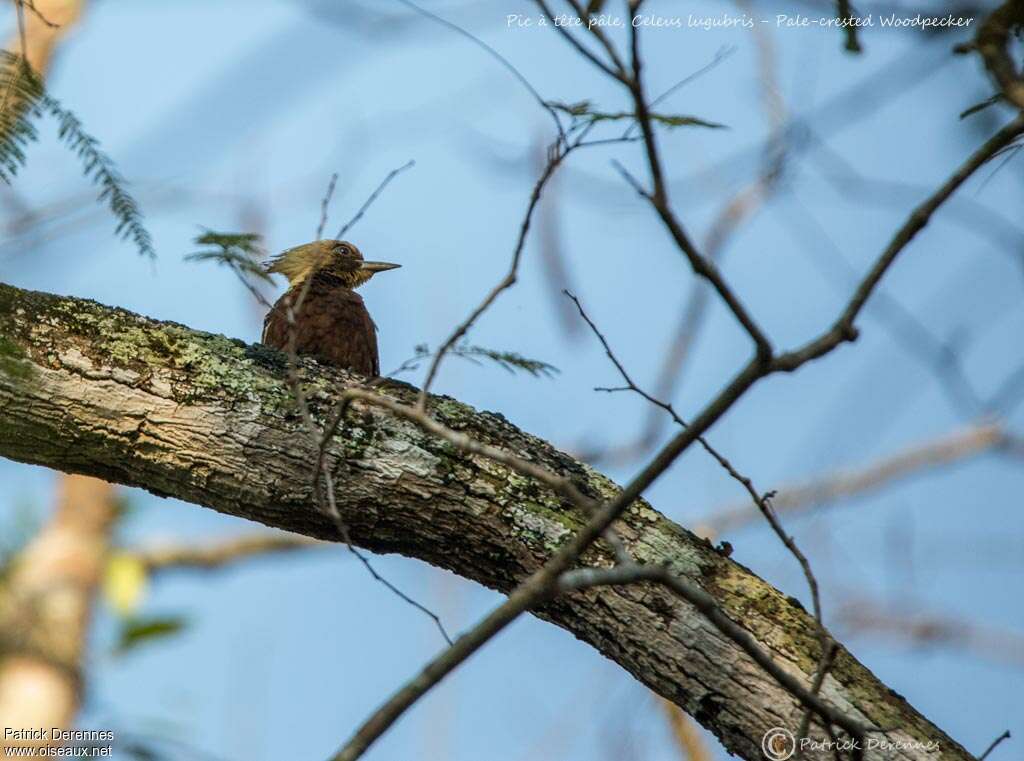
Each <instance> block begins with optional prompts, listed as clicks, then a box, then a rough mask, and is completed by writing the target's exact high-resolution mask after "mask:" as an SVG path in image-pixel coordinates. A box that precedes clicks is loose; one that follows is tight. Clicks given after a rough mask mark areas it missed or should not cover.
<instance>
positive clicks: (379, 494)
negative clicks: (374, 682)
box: [0, 284, 971, 759]
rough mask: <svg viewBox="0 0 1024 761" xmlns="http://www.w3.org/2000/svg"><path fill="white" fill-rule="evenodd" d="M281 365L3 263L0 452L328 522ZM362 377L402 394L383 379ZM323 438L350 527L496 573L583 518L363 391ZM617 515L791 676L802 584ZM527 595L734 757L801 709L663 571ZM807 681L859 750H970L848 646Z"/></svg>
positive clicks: (320, 391)
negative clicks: (796, 586)
mask: <svg viewBox="0 0 1024 761" xmlns="http://www.w3.org/2000/svg"><path fill="white" fill-rule="evenodd" d="M285 374H286V359H285V357H284V356H283V355H282V354H281V353H279V352H277V351H274V350H272V349H269V348H267V347H263V346H260V345H251V346H250V345H246V344H245V343H243V342H241V341H238V340H232V339H228V338H225V337H223V336H217V335H210V334H207V333H201V332H197V331H193V330H190V329H188V328H186V327H184V326H181V325H176V324H172V323H161V322H156V321H153V320H149V319H146V318H144V317H140V316H138V315H135V314H132V313H129V312H126V311H123V310H119V309H110V308H107V307H104V306H101V305H98V304H95V303H93V302H89V301H84V300H79V299H73V298H62V297H58V296H52V295H48V294H42V293H34V292H29V291H22V290H19V289H16V288H12V287H9V286H5V285H2V284H0V455H3V456H6V457H9V458H11V459H14V460H19V461H22V462H30V463H36V464H40V465H46V466H49V467H52V468H57V469H60V470H64V471H68V472H74V473H84V474H89V475H93V476H98V477H100V478H104V479H106V480H109V481H112V482H117V483H123V484H127V485H130V486H139V487H142V488H144V489H147V490H149V491H151V492H153V493H155V494H160V495H166V496H173V497H177V498H179V499H182V500H186V501H189V502H194V503H196V504H199V505H204V506H207V507H211V508H213V509H215V510H219V511H221V512H224V513H228V514H231V515H236V516H240V517H243V518H249V519H251V520H255V521H259V522H261V523H265V524H267V525H270V526H276V527H278V528H282V529H286V530H289V531H295V532H298V533H302V534H307V535H310V536H316V537H321V538H325V539H335V540H336V539H337V531H336V528H335V524H334V522H333V521H332V520H331V518H329V517H328V516H325V515H323V514H322V513H320V512H319V511H318V509H317V507H316V503H315V500H314V495H313V488H312V479H311V472H312V470H313V463H314V462H315V455H316V451H315V448H314V446H313V444H312V442H311V438H310V436H309V434H308V432H307V431H306V430H305V429H304V427H303V423H302V420H301V419H300V417H299V415H298V414H297V412H296V409H295V405H294V402H293V399H292V396H291V393H290V391H289V387H288V385H287V383H286V381H285ZM301 382H302V384H303V386H304V388H305V391H306V395H307V398H308V400H309V404H310V407H311V409H312V412H313V415H314V418H315V419H316V420H317V421H318V422H321V423H322V421H323V419H324V418H325V417H326V416H327V414H328V413H329V412H330V410H331V407H332V397H333V396H334V394H336V393H337V392H338V390H339V389H342V388H344V387H345V386H346V385H350V384H352V383H355V382H357V380H356V379H354V378H353V377H351V376H348V375H346V374H345V373H344V372H341V371H338V370H334V369H331V368H323V367H320V366H318V365H316V364H315V363H312V362H306V363H304V364H303V367H302V374H301ZM381 393H383V394H387V395H389V396H392V397H394V398H398V399H400V400H403V401H410V400H412V399H413V398H414V396H415V394H414V391H412V390H410V389H408V388H402V387H392V386H385V387H383V388H382V389H381ZM429 410H430V412H431V414H433V415H434V416H435V417H436V418H437V419H439V420H440V421H441V422H443V423H444V424H446V425H448V426H449V427H451V428H455V429H458V430H461V431H462V432H464V433H466V434H467V435H469V436H472V437H474V438H476V439H478V440H481V441H484V442H486V443H489V444H492V445H495V446H498V447H502V448H505V449H507V450H510V451H512V452H514V453H516V454H518V455H519V456H520V457H525V458H527V459H529V460H532V461H533V462H535V463H538V464H540V465H543V466H545V467H548V468H551V469H553V470H555V471H558V472H560V473H562V474H565V475H568V476H570V477H571V478H573V479H574V480H575V481H576V482H577V485H578V487H579V488H580V489H581V490H583V491H584V492H585V493H588V494H590V495H591V496H593V497H607V496H610V495H613V494H615V493H616V491H617V488H618V487H616V486H615V484H613V483H612V482H611V481H610V480H608V479H607V478H605V477H604V476H602V475H601V474H599V473H597V472H596V471H594V470H593V469H591V468H589V467H587V466H586V465H584V464H582V463H579V462H577V461H575V460H573V459H572V458H571V457H569V456H567V455H565V454H563V453H561V452H559V451H557V450H556V449H555V448H554V447H552V446H551V445H550V444H548V443H546V442H544V441H542V440H540V439H537V438H535V437H533V436H530V435H529V434H526V433H524V432H522V431H520V430H518V429H517V428H515V427H514V426H512V425H511V424H510V423H509V422H508V421H506V420H505V418H504V417H502V416H501V415H500V414H496V413H490V412H477V411H475V410H473V409H472V408H470V407H468V406H467V405H465V404H462V403H460V402H458V401H456V400H454V399H451V398H448V397H442V396H433V397H431V398H430V402H429ZM329 453H330V462H331V463H332V466H333V468H334V470H335V473H336V476H335V482H336V488H337V504H338V509H339V510H340V512H341V515H342V517H343V519H344V520H345V522H346V523H347V525H348V526H349V529H350V531H351V534H352V539H353V541H354V542H356V543H357V544H359V545H361V546H363V547H366V548H369V549H371V550H374V551H377V552H400V553H402V554H404V555H408V556H411V557H416V558H420V559H422V560H425V561H427V562H429V563H432V564H434V565H438V566H441V567H444V568H448V569H450V570H452V571H454V572H455V573H458V574H460V575H461V576H464V577H466V578H469V579H473V580H475V581H477V582H480V583H482V584H485V585H487V586H489V587H491V588H494V589H497V590H500V591H503V592H507V591H509V590H510V589H511V588H512V587H513V586H515V585H516V584H517V583H518V582H520V581H522V580H523V579H524V578H526V576H527V575H528V574H529V573H530V572H531V571H533V570H535V569H536V568H538V567H539V566H540V565H541V564H542V563H543V562H544V561H545V559H546V558H547V557H548V556H549V555H550V554H551V552H552V551H553V550H554V549H555V548H557V547H558V546H559V545H560V544H561V543H562V542H564V541H565V540H566V539H567V537H568V536H570V534H571V533H572V532H573V531H575V530H576V529H577V528H578V527H579V526H581V525H582V523H583V521H584V516H583V515H581V514H580V513H579V512H577V511H576V510H575V509H574V508H572V507H570V506H568V505H567V504H566V503H564V502H563V500H561V499H560V498H558V497H556V496H554V495H553V494H552V493H551V492H550V491H549V490H548V489H546V488H545V487H543V486H541V485H539V484H538V483H536V482H534V481H532V480H530V479H528V478H524V477H522V476H519V475H517V474H514V473H512V472H510V471H509V469H507V468H506V467H504V466H502V465H499V464H496V463H494V462H491V461H489V460H486V459H484V458H482V457H479V456H475V455H468V454H465V453H463V452H461V451H459V450H457V449H456V448H455V447H453V446H452V445H451V444H449V443H447V442H444V441H441V440H439V439H437V438H434V437H432V436H430V435H427V434H426V433H424V432H423V431H421V430H420V429H419V428H418V427H417V426H415V425H414V424H413V423H410V422H407V421H405V420H401V419H398V418H396V417H395V416H394V415H393V414H391V413H389V412H387V411H386V410H383V409H381V408H378V407H375V406H370V405H364V404H359V403H356V404H355V405H354V406H353V409H351V410H350V411H349V413H348V416H347V420H346V424H345V425H344V426H343V427H342V428H341V429H340V430H339V432H338V434H337V435H336V436H335V437H334V439H333V441H332V442H331V444H330V448H329ZM617 531H618V533H619V534H620V535H621V536H622V538H623V540H624V542H625V543H626V545H627V548H628V550H629V552H630V553H631V554H632V556H633V557H634V558H636V559H637V560H638V561H640V562H645V563H665V564H668V565H670V566H671V568H672V569H673V570H674V571H675V572H677V573H679V574H681V575H682V576H684V577H685V578H687V579H689V580H690V581H691V582H694V583H697V584H699V585H700V586H701V587H703V588H704V589H705V590H706V591H707V592H708V593H709V594H711V595H712V596H713V597H714V598H715V599H716V600H717V601H718V604H719V605H720V606H721V608H722V610H723V611H724V612H725V613H726V614H727V615H728V616H729V617H730V618H732V619H733V620H734V621H736V622H737V623H739V624H740V625H742V626H743V627H744V628H746V629H747V630H748V631H749V632H751V634H752V635H753V636H754V637H755V638H756V639H757V640H758V641H759V642H760V643H761V646H762V647H764V648H766V649H767V650H768V651H769V652H770V653H771V654H772V656H773V658H774V659H775V660H776V661H777V662H778V663H779V664H780V665H782V666H783V667H784V668H786V669H787V670H788V671H790V672H792V673H793V674H795V675H797V676H800V677H801V679H802V680H803V681H804V683H805V684H807V685H809V684H810V678H811V674H812V673H813V671H814V667H815V665H816V663H817V660H818V655H819V652H818V640H817V635H816V630H815V625H814V622H813V619H812V618H811V617H810V616H809V615H808V614H807V613H806V612H805V611H804V609H803V607H801V605H800V604H799V602H797V601H796V600H794V599H792V598H787V597H785V596H784V595H782V594H781V593H780V592H779V591H777V590H776V589H774V588H773V587H772V586H771V585H769V584H767V583H766V582H764V581H762V580H761V579H760V578H758V577H757V576H755V575H754V574H753V573H751V572H750V571H749V570H747V569H746V568H744V567H742V566H740V565H739V564H737V563H735V562H733V561H732V560H730V559H729V558H727V557H724V556H723V555H721V554H720V553H719V552H717V551H716V550H715V549H714V548H713V547H712V546H711V545H710V544H709V543H707V542H706V541H704V540H701V539H698V538H697V537H695V536H694V535H693V534H691V533H690V532H689V531H687V530H686V529H683V528H681V527H680V526H678V525H676V524H675V523H673V522H672V521H670V520H668V519H667V518H665V517H664V516H662V515H661V514H659V513H658V512H657V511H655V510H654V509H652V508H651V507H650V506H649V505H648V504H647V503H645V502H643V501H637V502H636V503H634V504H633V505H632V506H631V507H630V508H629V510H628V511H627V512H626V514H625V515H624V518H623V520H622V521H621V522H620V524H618V525H617ZM584 561H585V562H586V563H587V564H591V565H595V564H601V565H610V564H611V554H610V551H609V550H608V548H606V547H603V546H599V547H597V548H595V549H594V550H592V551H591V552H590V553H588V554H587V555H586V556H585V558H584ZM536 614H537V615H538V616H540V617H541V618H544V619H545V620H548V621H551V622H553V623H555V624H557V625H559V626H561V627H563V628H565V629H567V630H568V631H570V632H572V633H573V634H575V635H576V636H577V637H578V638H579V639H581V640H583V641H584V642H587V643H588V644H590V645H591V646H593V647H595V648H596V649H597V650H598V651H600V652H601V653H603V654H604V655H605V656H607V657H609V658H611V659H612V660H614V661H616V662H617V663H619V664H620V665H621V666H622V667H623V668H625V669H626V670H628V671H629V672H630V673H631V674H633V675H634V676H635V677H636V678H637V679H639V680H640V681H641V682H643V683H644V684H646V685H647V686H649V687H650V688H651V689H653V690H654V691H655V692H657V693H658V694H660V695H662V696H664V697H665V698H667V699H669V700H671V701H672V702H673V703H675V704H676V705H678V706H680V707H681V708H683V709H684V710H685V711H687V712H688V713H689V714H690V715H691V716H693V717H694V718H695V719H696V720H697V721H699V722H700V723H701V724H703V725H704V726H705V727H707V728H709V729H710V730H711V731H712V732H714V733H715V735H717V736H718V737H719V739H720V740H721V741H722V743H723V744H724V746H725V747H726V748H727V749H728V750H729V751H731V752H733V753H736V754H738V755H740V756H742V757H744V758H747V759H762V758H763V756H762V750H761V740H762V737H763V736H764V734H765V732H766V731H767V730H768V729H770V728H772V727H784V728H788V729H789V730H791V731H793V732H795V731H796V729H797V727H798V726H799V724H800V718H801V714H802V711H801V709H800V708H799V706H798V705H797V703H796V701H795V700H794V699H793V698H792V697H791V696H790V695H789V694H788V693H787V692H786V691H785V690H784V689H783V688H782V687H780V686H779V685H778V684H777V683H776V682H775V681H774V680H773V679H772V678H771V677H769V676H768V675H767V674H766V673H765V672H764V671H763V670H762V669H761V668H759V667H758V666H757V665H756V664H755V663H754V662H753V661H751V660H750V658H748V657H747V656H746V655H745V654H744V653H743V652H742V651H741V650H740V649H739V647H737V646H736V645H735V644H734V643H733V642H732V641H731V640H730V639H728V638H726V637H724V636H723V635H722V634H721V633H720V632H719V631H718V629H716V628H715V627H714V626H713V625H711V624H710V623H709V622H708V621H707V620H706V619H704V617H703V616H701V615H700V614H698V613H696V612H695V611H694V610H693V609H692V608H691V607H690V606H689V605H688V604H686V603H685V602H683V601H681V600H680V599H679V598H677V597H675V596H674V595H673V594H671V593H670V592H668V591H666V590H664V589H663V588H661V587H654V586H650V585H637V586H631V587H626V588H600V589H593V590H589V591H587V592H583V593H578V594H573V595H567V596H563V597H560V598H558V599H557V600H555V601H554V602H552V603H550V604H548V605H547V606H545V607H544V608H543V609H542V610H538V611H536ZM821 694H822V696H823V697H824V698H825V699H826V700H828V701H829V702H831V703H832V704H833V705H835V706H836V707H837V708H838V709H839V710H842V711H844V712H846V713H847V714H848V715H850V716H851V717H853V718H855V719H858V720H860V721H862V722H865V723H867V724H871V725H874V726H877V727H883V728H885V729H887V730H890V731H889V732H888V733H887V734H886V735H885V736H883V735H879V734H875V735H872V736H871V739H873V740H875V741H876V742H877V741H884V742H889V743H893V744H894V746H893V747H881V748H871V747H868V748H867V752H866V758H869V759H883V758H885V759H938V758H943V759H968V758H971V756H970V754H968V753H967V752H966V751H965V750H964V749H963V748H962V747H961V746H960V745H958V744H957V743H956V742H954V741H953V740H951V739H950V738H949V737H947V736H946V735H945V734H944V733H943V732H942V731H941V730H940V729H938V728H937V727H935V726H934V725H932V724H931V723H930V722H929V721H928V720H927V719H925V718H924V717H923V716H921V715H920V714H919V713H917V712H916V711H915V710H914V709H913V707H911V706H910V705H909V704H908V703H907V702H906V701H905V700H904V699H903V698H902V697H901V696H900V695H898V694H897V693H895V692H893V691H892V690H890V689H889V688H888V687H886V685H884V684H883V683H882V682H880V681H879V680H878V679H877V678H876V677H875V676H874V675H873V674H872V673H871V672H870V671H868V669H866V668H865V667H864V666H863V665H861V664H860V663H859V662H858V661H857V660H856V659H855V658H853V657H852V656H851V655H850V654H849V653H848V652H846V650H845V649H840V652H839V655H838V657H837V658H836V662H835V665H834V667H833V669H832V670H831V672H830V673H829V675H828V676H827V678H826V679H825V683H824V686H823V688H822V692H821ZM896 743H899V744H900V745H899V747H895V744H896ZM929 744H930V745H929ZM829 755H830V754H829Z"/></svg>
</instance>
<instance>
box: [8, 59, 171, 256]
mask: <svg viewBox="0 0 1024 761" xmlns="http://www.w3.org/2000/svg"><path fill="white" fill-rule="evenodd" d="M44 115H49V116H51V117H53V118H54V119H56V120H57V135H58V137H59V138H60V140H61V141H62V142H64V144H65V145H67V146H68V147H69V148H70V149H71V151H72V152H73V153H74V154H75V155H76V156H78V159H79V161H80V162H81V163H82V168H83V170H84V174H85V176H86V178H87V179H89V180H91V181H92V183H93V184H94V185H97V186H99V189H100V193H99V200H100V201H103V202H106V204H107V206H108V207H109V208H110V211H111V213H112V214H113V215H114V217H115V219H116V220H117V227H116V228H115V231H116V233H117V235H118V236H119V237H121V238H122V239H131V241H132V242H133V243H134V244H135V247H136V248H137V249H138V250H139V253H140V254H142V255H143V256H148V257H150V258H153V257H155V256H156V251H155V250H154V248H153V239H152V238H151V237H150V234H149V231H148V230H146V228H145V226H144V225H143V224H142V212H141V211H140V210H139V205H138V204H137V203H136V201H135V199H134V198H132V196H131V194H129V193H128V191H127V190H126V184H127V183H126V182H125V179H124V178H123V177H122V176H121V174H120V173H119V172H118V171H117V168H116V167H115V166H114V162H113V161H112V160H111V158H110V157H109V156H107V155H106V154H105V153H103V151H102V150H100V146H99V141H98V140H97V139H96V138H94V137H93V136H92V135H90V134H89V133H87V132H86V131H85V130H84V129H83V127H82V122H81V121H80V120H79V119H78V117H77V116H75V115H74V113H72V112H71V111H70V110H68V109H66V108H64V106H62V105H61V103H60V101H59V100H57V99H56V98H54V97H53V96H52V95H50V94H49V93H48V92H46V88H45V87H43V83H42V80H41V79H39V77H38V76H36V74H35V72H33V71H32V68H31V67H30V66H29V65H28V63H27V62H26V61H25V59H24V58H22V57H21V56H19V55H15V54H14V53H10V52H8V51H0V179H2V180H3V181H4V182H6V183H7V184H8V185H9V184H11V182H12V181H13V180H14V177H15V175H16V174H17V173H18V170H19V169H21V167H23V166H24V165H25V160H26V157H25V148H26V147H27V146H28V144H29V143H31V142H34V141H35V140H36V139H37V138H38V137H39V133H38V131H37V130H36V126H35V124H34V123H33V121H34V120H35V119H38V118H41V117H42V116H44Z"/></svg>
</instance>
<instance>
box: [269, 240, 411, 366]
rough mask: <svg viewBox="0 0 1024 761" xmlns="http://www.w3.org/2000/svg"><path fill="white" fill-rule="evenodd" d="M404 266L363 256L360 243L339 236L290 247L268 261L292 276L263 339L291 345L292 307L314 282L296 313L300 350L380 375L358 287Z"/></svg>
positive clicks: (281, 346) (371, 329)
mask: <svg viewBox="0 0 1024 761" xmlns="http://www.w3.org/2000/svg"><path fill="white" fill-rule="evenodd" d="M399 266H401V265H398V264H389V263H388V262H367V261H364V260H363V255H362V254H361V253H360V252H359V249H358V248H356V247H355V246H353V245H352V244H351V243H346V242H344V241H339V240H320V241H315V242H313V243H307V244H305V245H303V246H297V247H295V248H290V249H288V250H287V251H285V252H284V253H282V254H280V255H278V256H276V257H275V258H273V259H271V260H270V262H269V263H268V265H267V272H277V273H280V274H282V275H284V276H285V277H287V278H288V291H287V292H286V293H285V294H284V295H283V296H281V298H279V299H278V300H277V303H276V304H274V306H273V308H271V310H270V311H269V312H268V313H267V317H266V319H265V320H264V321H263V339H262V340H263V343H265V344H267V345H268V346H273V347H275V348H277V349H282V350H284V351H288V350H289V348H290V347H289V345H290V343H291V338H292V332H293V329H292V326H291V325H290V324H289V319H288V308H289V306H290V305H293V306H294V305H296V302H297V301H298V299H299V298H300V295H301V293H302V292H303V289H305V288H306V282H307V281H309V288H308V289H307V290H306V297H305V299H304V300H303V301H302V303H301V304H300V305H298V307H299V308H298V310H297V312H296V313H295V326H294V340H295V344H294V348H295V353H296V354H300V355H306V356H311V357H314V358H315V359H317V360H318V361H320V362H325V363H328V364H332V365H337V366H338V367H344V368H347V369H349V370H354V371H355V372H357V373H360V374H361V375H365V376H367V377H368V378H376V377H377V376H378V375H380V359H379V358H378V355H377V326H376V325H374V323H373V320H372V319H370V313H369V312H367V311H366V306H365V305H364V304H363V299H362V298H361V297H360V296H359V294H358V293H356V292H355V290H354V289H356V288H358V287H359V286H360V285H362V284H363V283H365V282H366V281H367V280H369V279H370V278H371V277H373V275H374V274H375V273H377V272H383V271H385V270H390V269H394V268H396V267H399Z"/></svg>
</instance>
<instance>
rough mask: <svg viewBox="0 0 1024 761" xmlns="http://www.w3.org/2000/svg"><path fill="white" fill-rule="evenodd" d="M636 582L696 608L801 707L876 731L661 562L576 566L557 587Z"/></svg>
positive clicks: (855, 733) (855, 730) (857, 731)
mask: <svg viewBox="0 0 1024 761" xmlns="http://www.w3.org/2000/svg"><path fill="white" fill-rule="evenodd" d="M640 582H654V583H657V584H661V585H662V586H665V587H668V588H669V589H671V590H672V591H673V592H675V593H676V594H677V595H679V596H680V597H682V598H683V599H684V600H686V601H687V602H688V603H690V604H691V605H693V606H694V607H695V608H696V609H697V610H699V611H700V612H701V613H702V614H703V615H704V617H705V618H707V619H708V621H710V622H711V623H712V624H713V625H714V626H715V628H716V629H718V630H719V631H720V632H721V633H722V634H724V635H725V636H726V637H728V638H729V639H730V640H732V641H733V642H735V643H736V644H737V645H739V646H740V648H741V649H742V650H743V651H744V652H745V653H746V654H747V655H749V656H750V658H751V660H753V661H754V662H755V663H757V665H759V666H760V667H761V668H762V669H764V670H765V671H766V672H768V674H770V675H771V676H772V677H773V678H774V679H775V680H776V681H777V682H778V683H779V684H781V685H782V686H783V687H785V689H786V690H787V691H788V692H789V693H790V694H792V695H793V696H794V697H795V698H797V700H799V701H800V702H801V703H802V704H803V705H804V706H805V707H807V708H809V709H811V710H812V711H813V712H814V713H816V714H818V715H819V716H821V717H823V718H824V719H826V720H827V721H828V722H830V723H832V724H835V725H836V726H838V727H842V728H843V729H844V730H845V731H846V732H848V733H849V734H850V736H851V737H855V738H862V737H863V736H864V734H866V733H867V732H872V731H878V730H877V729H876V728H874V727H870V726H867V725H865V724H861V723H860V722H858V721H856V720H854V719H851V718H850V717H849V716H847V715H846V714H844V713H843V712H842V711H839V710H837V709H836V708H834V707H833V706H831V705H829V704H828V703H826V702H824V701H823V700H821V698H819V697H818V696H817V695H814V694H812V693H811V692H810V691H809V690H807V689H806V688H805V687H804V686H803V685H802V684H801V683H800V681H799V680H798V679H797V678H796V677H794V676H793V675H792V674H791V673H790V672H789V671H787V670H785V669H783V668H782V667H781V666H779V665H778V664H776V663H775V661H773V660H772V659H771V656H769V655H768V653H766V652H765V651H764V649H762V647H761V646H760V645H759V644H758V643H757V641H756V640H754V638H753V637H752V636H751V635H750V633H749V632H747V631H746V630H745V629H743V628H742V627H740V626H739V625H738V624H736V623H735V622H734V621H733V620H732V619H731V618H729V617H728V616H726V615H725V614H724V613H723V612H722V610H721V608H719V607H718V603H717V602H715V598H713V597H712V596H711V595H709V594H708V593H707V592H705V591H704V590H703V589H701V588H700V587H698V586H696V585H694V584H691V583H690V582H688V581H686V580H684V579H682V578H680V577H679V576H677V575H675V574H673V573H672V572H671V571H669V570H668V569H667V568H665V567H664V566H652V565H636V564H634V565H632V566H617V567H615V568H580V569H578V570H574V571H569V572H567V573H565V574H563V575H562V578H561V579H560V581H559V589H560V590H562V591H579V590H584V589H590V588H593V587H598V586H620V585H623V584H636V583H640Z"/></svg>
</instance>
